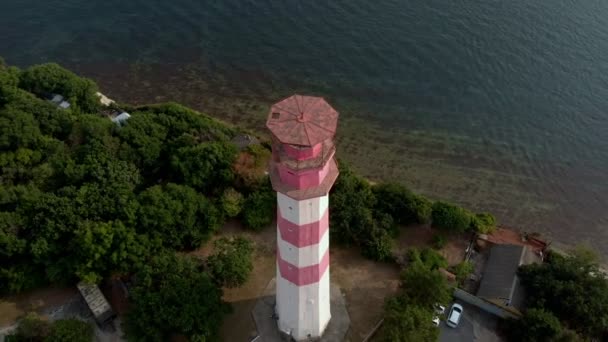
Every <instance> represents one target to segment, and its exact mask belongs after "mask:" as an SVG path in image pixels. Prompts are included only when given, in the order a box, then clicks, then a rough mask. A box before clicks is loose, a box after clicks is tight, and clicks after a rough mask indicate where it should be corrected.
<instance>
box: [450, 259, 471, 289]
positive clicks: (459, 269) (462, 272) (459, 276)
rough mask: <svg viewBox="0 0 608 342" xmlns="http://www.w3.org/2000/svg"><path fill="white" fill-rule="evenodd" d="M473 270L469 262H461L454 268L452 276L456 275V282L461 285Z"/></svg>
mask: <svg viewBox="0 0 608 342" xmlns="http://www.w3.org/2000/svg"><path fill="white" fill-rule="evenodd" d="M473 270H474V266H473V264H472V263H471V262H470V261H463V262H461V263H460V264H458V265H456V266H454V275H456V281H458V283H459V284H462V283H463V282H464V281H465V280H466V279H467V278H468V277H469V274H471V273H472V272H473Z"/></svg>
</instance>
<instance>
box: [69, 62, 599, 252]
mask: <svg viewBox="0 0 608 342" xmlns="http://www.w3.org/2000/svg"><path fill="white" fill-rule="evenodd" d="M159 68H161V69H158V68H157V66H155V65H142V66H138V67H137V68H136V69H130V68H129V67H127V66H125V67H124V68H123V69H120V68H119V69H116V70H114V69H108V68H92V67H91V66H88V67H87V66H80V67H76V68H75V69H76V70H77V71H78V72H79V73H80V74H82V75H84V76H86V77H90V78H92V79H94V80H95V81H96V82H97V83H98V84H99V85H100V88H101V89H104V90H105V92H106V94H107V95H108V96H110V97H112V98H114V99H116V100H117V101H118V102H119V103H120V102H125V103H129V104H134V105H144V104H147V103H156V102H167V101H174V102H178V103H182V104H184V105H185V106H188V107H191V108H193V109H195V110H198V111H200V112H204V113H206V114H208V115H210V116H213V117H215V118H217V119H220V120H222V121H225V122H228V123H230V124H233V125H236V126H239V127H243V128H246V129H250V130H252V131H253V132H255V133H256V134H260V133H262V134H261V135H262V136H264V134H263V132H264V130H263V128H264V122H265V117H266V114H267V106H268V103H270V101H271V99H276V98H281V97H283V96H284V95H285V94H288V93H291V92H293V91H300V92H305V91H306V90H302V89H299V90H298V89H280V88H275V89H273V90H272V91H270V92H265V91H264V90H259V91H258V92H257V93H249V92H241V93H239V92H238V91H236V90H231V89H232V88H231V85H232V84H233V83H234V82H236V81H235V80H230V79H224V78H220V79H221V80H220V81H218V80H215V79H209V78H206V77H207V76H213V75H207V74H200V73H199V72H200V71H199V70H192V69H189V68H188V67H187V66H183V67H175V66H174V67H171V66H165V67H159ZM220 76H221V75H220ZM218 77H219V76H218ZM261 81H262V80H261V79H252V80H249V79H245V80H244V82H253V84H257V83H259V82H261ZM216 82H220V83H218V84H216ZM330 99H331V100H332V102H337V103H338V104H337V105H336V106H337V107H339V109H340V112H341V125H340V127H339V128H338V138H337V145H338V149H339V153H340V155H341V156H342V159H344V160H346V161H348V162H349V164H350V165H351V166H352V167H353V168H354V169H355V170H357V172H358V173H359V174H360V175H362V176H364V177H366V178H367V179H370V180H372V181H396V182H399V183H402V184H404V185H406V186H407V187H408V188H410V189H412V190H413V191H416V192H418V193H421V194H423V195H425V196H427V197H429V198H431V199H434V200H437V199H443V200H447V201H451V202H455V203H458V204H460V205H462V206H464V207H466V208H468V209H470V210H473V211H487V212H491V213H493V214H494V215H495V216H496V217H497V218H498V219H499V222H501V223H503V224H505V225H507V226H510V227H521V228H520V230H526V231H531V232H532V231H534V232H539V233H541V234H543V236H546V237H547V238H548V239H550V240H553V241H568V242H570V241H573V243H572V244H573V245H576V244H588V245H591V246H593V247H594V248H595V249H597V250H599V251H600V252H601V253H602V254H605V255H607V256H608V249H607V248H605V246H606V244H607V243H608V235H606V234H603V231H604V229H605V228H603V226H605V225H604V224H603V223H602V220H606V222H608V217H606V218H603V216H605V215H604V214H603V209H602V208H604V207H605V206H604V205H603V204H602V203H603V201H604V199H603V197H600V196H595V197H594V198H593V200H594V201H600V202H599V203H589V201H588V197H586V196H587V194H584V193H581V191H580V188H581V185H584V184H585V183H584V182H583V180H581V182H583V183H579V182H578V181H577V182H576V183H575V182H571V181H569V180H566V179H564V180H557V179H553V178H551V179H547V177H543V178H542V179H540V180H539V178H538V176H540V175H538V174H537V172H535V171H533V170H531V171H530V170H526V169H525V166H526V163H528V161H527V160H513V159H510V155H509V154H508V152H507V151H501V150H495V151H494V150H490V151H492V152H488V148H489V147H487V146H485V145H484V142H483V141H476V140H471V139H470V138H467V137H460V136H455V135H450V134H442V133H438V132H430V131H416V130H408V129H406V128H398V127H388V128H387V127H385V126H382V124H381V122H380V121H376V120H371V121H370V120H368V119H365V118H363V117H362V116H360V115H359V112H358V110H357V108H356V106H355V105H352V104H349V103H344V101H343V99H342V100H340V99H335V98H330ZM542 169H556V170H557V169H561V166H560V165H551V164H547V165H545V166H542ZM568 195H573V197H570V196H568ZM577 195H578V197H576V196H577ZM573 232H576V234H575V235H574V238H573Z"/></svg>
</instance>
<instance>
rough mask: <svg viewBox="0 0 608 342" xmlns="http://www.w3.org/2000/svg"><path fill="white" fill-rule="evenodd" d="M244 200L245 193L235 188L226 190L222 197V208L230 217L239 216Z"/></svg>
mask: <svg viewBox="0 0 608 342" xmlns="http://www.w3.org/2000/svg"><path fill="white" fill-rule="evenodd" d="M243 202H244V198H243V195H242V194H241V193H240V192H238V191H236V190H234V188H228V189H226V190H224V193H223V194H222V197H221V198H220V204H221V206H222V210H223V212H224V213H225V214H226V216H227V217H230V218H233V217H237V216H238V215H239V214H240V213H241V210H242V207H243Z"/></svg>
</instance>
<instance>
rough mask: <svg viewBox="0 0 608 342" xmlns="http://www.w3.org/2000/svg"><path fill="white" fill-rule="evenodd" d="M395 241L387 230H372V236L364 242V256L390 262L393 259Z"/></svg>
mask: <svg viewBox="0 0 608 342" xmlns="http://www.w3.org/2000/svg"><path fill="white" fill-rule="evenodd" d="M392 247H393V240H392V238H391V236H390V235H389V233H388V232H387V231H385V230H382V229H378V228H372V229H371V233H370V236H369V237H368V238H367V239H366V240H365V241H364V242H363V246H362V253H363V256H365V257H367V258H370V259H372V260H375V261H389V260H392V259H393V252H392Z"/></svg>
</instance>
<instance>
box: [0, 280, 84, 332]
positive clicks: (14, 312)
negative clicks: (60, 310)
mask: <svg viewBox="0 0 608 342" xmlns="http://www.w3.org/2000/svg"><path fill="white" fill-rule="evenodd" d="M77 294H78V291H77V290H76V287H70V288H46V289H39V290H34V291H28V292H25V293H22V294H19V295H17V296H11V297H7V298H1V299H0V327H6V326H10V325H13V324H15V323H16V322H17V320H18V319H19V318H20V317H22V316H23V315H25V314H26V313H28V312H30V311H36V312H38V313H43V312H44V311H48V310H49V309H52V308H53V307H59V306H61V305H63V304H65V303H66V302H68V301H69V300H70V299H72V298H73V297H74V296H76V295H77Z"/></svg>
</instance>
